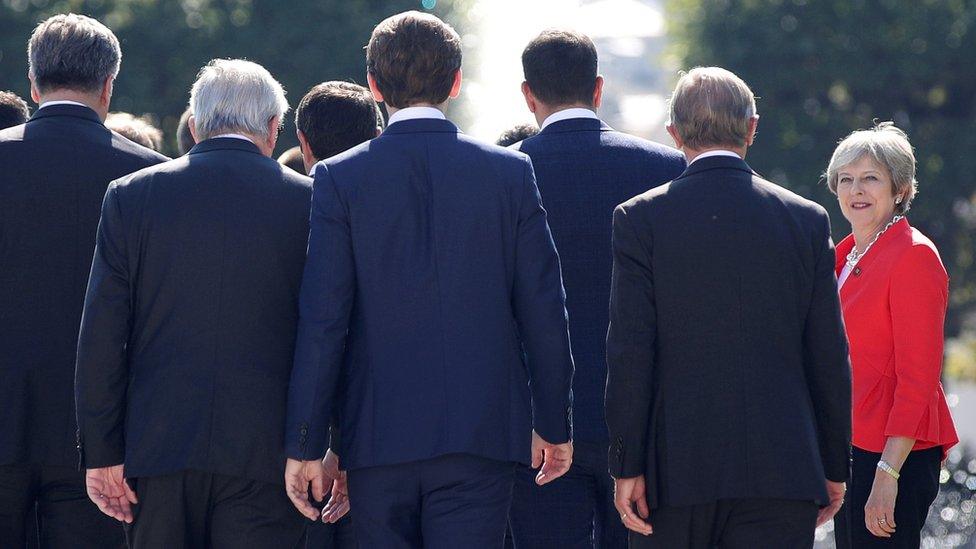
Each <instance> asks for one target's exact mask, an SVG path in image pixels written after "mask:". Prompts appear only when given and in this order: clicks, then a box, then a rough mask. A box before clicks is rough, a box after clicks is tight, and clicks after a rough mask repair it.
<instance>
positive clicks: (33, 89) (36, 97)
mask: <svg viewBox="0 0 976 549" xmlns="http://www.w3.org/2000/svg"><path fill="white" fill-rule="evenodd" d="M27 80H28V81H30V96H31V99H32V100H33V101H34V102H35V103H37V104H38V105H40V104H41V92H39V91H38V90H37V85H36V84H34V77H33V76H31V75H30V73H28V74H27Z"/></svg>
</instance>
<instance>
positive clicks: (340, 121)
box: [295, 81, 383, 160]
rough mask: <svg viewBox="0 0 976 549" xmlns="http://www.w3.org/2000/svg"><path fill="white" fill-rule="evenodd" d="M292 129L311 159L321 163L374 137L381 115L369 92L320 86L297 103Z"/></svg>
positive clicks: (344, 84) (329, 84) (343, 85)
mask: <svg viewBox="0 0 976 549" xmlns="http://www.w3.org/2000/svg"><path fill="white" fill-rule="evenodd" d="M295 126H296V127H297V128H298V131H300V132H302V135H304V136H305V140H306V142H307V143H308V146H309V148H310V149H311V153H312V156H314V157H315V159H316V160H323V159H325V158H329V157H330V156H335V155H337V154H339V153H341V152H342V151H345V150H347V149H350V148H352V147H355V146H356V145H358V144H360V143H362V142H363V141H368V140H370V139H372V138H374V137H376V131H377V128H382V127H383V115H382V113H380V109H379V107H378V106H377V105H376V101H374V100H373V96H372V95H371V94H370V93H369V90H368V89H366V88H364V87H362V86H359V85H356V84H352V83H350V82H336V81H332V82H323V83H321V84H319V85H317V86H315V87H314V88H312V89H311V90H309V92H308V93H306V94H305V97H303V98H302V100H301V102H299V103H298V107H297V108H296V109H295Z"/></svg>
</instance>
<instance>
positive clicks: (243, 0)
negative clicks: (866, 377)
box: [0, 0, 976, 548]
mask: <svg viewBox="0 0 976 549" xmlns="http://www.w3.org/2000/svg"><path fill="white" fill-rule="evenodd" d="M407 9H420V10H428V11H432V12H433V13H435V14H437V15H439V16H440V17H442V18H444V19H445V20H446V21H448V22H450V23H451V24H452V25H454V26H455V28H457V30H458V32H459V33H460V34H461V35H462V37H463V43H464V47H465V64H464V71H465V85H464V88H463V90H462V96H461V99H460V100H459V101H458V102H457V103H456V104H455V105H452V106H451V108H450V111H449V115H450V116H451V117H452V118H453V119H455V120H456V121H457V122H458V123H459V125H460V126H461V127H462V128H463V129H464V130H465V131H466V132H467V133H469V134H471V135H474V136H476V137H479V138H482V139H485V140H489V141H494V140H495V138H497V137H498V136H499V135H500V134H501V133H502V132H503V131H504V130H506V129H508V128H510V127H511V126H513V125H515V124H516V123H519V122H534V120H533V118H532V117H531V115H530V113H529V112H528V110H527V109H526V107H525V104H524V102H523V99H522V95H521V92H520V90H519V85H520V83H521V81H522V71H521V64H520V55H521V51H522V49H523V48H524V46H525V44H526V43H527V42H528V41H529V40H530V39H531V38H532V37H533V36H534V35H535V34H536V33H538V32H539V31H540V30H542V29H544V28H547V27H557V26H569V27H574V28H576V29H578V30H581V31H583V32H585V33H587V34H589V35H590V36H591V37H592V38H593V40H594V42H595V43H596V45H597V49H598V51H599V54H600V72H601V73H602V74H603V75H604V76H605V77H606V79H607V84H606V87H605V95H604V105H603V107H602V109H601V111H600V115H601V117H603V119H604V120H605V121H606V122H608V123H609V124H610V125H611V126H613V127H615V128H616V129H619V130H622V131H627V132H630V133H634V134H637V135H640V136H642V137H647V138H650V139H655V140H658V141H661V142H665V143H668V142H669V140H668V139H666V134H665V133H664V129H663V127H664V123H665V120H666V98H667V95H668V93H669V90H670V88H671V87H672V86H673V85H674V81H675V79H676V75H677V72H678V71H679V70H681V69H688V68H691V67H693V66H695V65H711V64H715V65H722V66H725V67H727V68H729V69H731V70H733V71H735V72H736V73H737V74H739V75H740V76H742V77H743V78H744V79H745V80H746V81H747V82H748V83H749V84H750V85H751V86H752V88H753V90H754V91H755V92H756V94H757V96H758V98H759V100H758V104H759V111H760V114H761V115H762V118H761V121H760V126H759V135H758V139H757V142H756V144H755V146H754V147H753V149H752V150H750V155H749V161H750V164H751V165H752V167H753V168H754V169H756V170H757V171H759V172H760V173H762V174H765V175H767V176H768V177H770V178H772V179H774V180H775V181H776V182H778V183H781V184H784V185H786V186H788V187H789V188H791V189H793V190H795V191H796V192H798V193H800V194H802V195H804V196H807V197H809V198H811V199H813V200H816V201H818V202H820V203H821V204H823V205H824V206H825V207H827V208H828V210H829V211H830V213H831V218H832V220H833V229H834V232H835V238H836V239H838V240H839V239H840V238H841V237H843V236H844V235H845V234H847V232H848V231H849V227H847V226H846V224H845V222H844V220H843V218H842V217H841V215H840V213H839V210H838V208H837V206H836V200H835V199H834V198H833V197H832V196H831V195H830V194H829V193H828V192H827V191H826V189H825V186H824V185H823V184H822V182H821V179H820V175H821V174H822V173H823V170H824V169H825V167H826V163H827V160H828V159H829V156H830V152H831V151H832V149H833V147H834V145H835V144H836V142H837V141H838V139H840V138H842V137H843V136H844V135H846V134H847V133H849V132H850V131H852V130H854V129H858V128H864V127H867V126H869V125H870V124H871V123H872V120H874V119H879V120H894V121H895V122H896V123H897V124H898V125H899V126H900V127H902V128H904V129H905V130H906V131H907V132H908V133H909V135H910V137H911V138H912V141H913V144H914V145H915V147H916V149H917V150H916V153H917V156H918V159H919V173H918V179H919V184H920V193H919V197H918V198H917V199H916V201H915V202H914V203H913V206H912V211H911V214H910V217H911V220H912V223H913V225H915V226H918V227H920V228H921V230H922V231H923V232H925V233H926V234H928V235H929V236H931V237H932V238H933V240H934V241H935V242H936V244H937V245H938V247H939V250H940V252H941V254H942V258H943V260H944V262H945V263H946V266H947V268H948V270H949V273H950V275H951V277H952V281H951V290H952V293H951V298H950V311H949V318H948V321H947V326H946V335H947V344H946V363H945V376H944V382H945V386H946V388H947V392H948V393H949V401H950V404H951V405H952V407H953V414H954V417H955V419H956V422H957V425H958V428H959V433H960V437H961V438H962V439H963V443H962V444H960V445H959V446H958V447H956V448H955V449H954V450H953V451H952V453H951V454H950V456H949V461H948V462H947V464H946V467H945V469H944V471H943V473H942V490H941V493H940V495H939V499H938V500H937V501H936V503H935V504H934V505H933V506H932V511H931V514H930V516H929V521H928V526H927V528H926V538H925V540H924V543H923V547H927V548H929V547H931V548H935V547H976V535H974V531H976V524H974V523H976V510H974V508H976V496H974V493H976V452H974V450H976V236H974V232H976V175H974V174H976V154H973V151H976V131H974V130H976V100H974V97H976V70H974V67H976V0H951V1H943V0H917V1H908V0H870V1H869V0H585V1H584V0H579V1H572V0H439V1H438V0H423V1H414V0H368V1H367V0H358V1H355V0H290V1H289V2H281V1H280V0H180V1H175V0H0V89H9V90H12V91H15V92H16V93H18V94H20V95H21V96H22V97H28V87H27V79H26V73H27V64H26V52H25V49H26V48H25V45H26V41H27V38H28V36H29V34H30V31H31V29H32V28H33V26H34V25H36V24H37V23H38V22H39V21H40V20H42V19H44V18H45V17H47V16H49V15H52V14H54V13H57V12H64V11H74V12H78V13H86V14H89V15H92V16H95V17H97V18H99V19H100V20H101V21H103V22H104V23H106V24H107V25H108V26H109V27H111V28H112V29H113V30H114V31H115V32H116V34H117V35H118V36H119V38H120V40H121V41H122V49H123V61H122V70H121V73H120V75H119V78H118V80H117V82H116V86H115V96H114V98H113V108H114V109H115V110H123V111H129V112H133V113H135V114H149V115H150V116H151V117H152V118H154V119H155V120H156V122H157V123H158V124H159V125H160V126H161V127H162V129H163V130H164V132H165V134H166V146H165V152H166V153H168V154H175V152H176V147H175V135H174V129H175V127H176V123H177V120H178V118H179V115H180V113H181V112H182V111H183V109H184V108H185V106H186V101H187V98H188V97H187V92H188V90H189V86H190V84H191V83H192V81H193V79H194V75H195V73H196V71H197V70H198V69H199V67H200V66H202V65H203V64H204V63H206V62H207V61H208V60H209V59H210V58H213V57H245V58H248V59H252V60H254V61H256V62H259V63H262V64H263V65H265V66H266V67H268V69H269V70H270V71H271V72H272V73H273V74H274V75H275V76H276V77H277V78H278V79H279V80H281V82H282V83H283V84H284V86H285V88H286V89H287V90H288V98H289V102H290V103H291V105H292V106H294V105H295V104H297V102H298V100H299V99H300V98H301V96H302V95H303V94H304V93H305V91H306V90H308V89H309V88H310V87H311V86H313V85H314V84H316V83H318V82H322V81H325V80H332V79H341V80H352V81H355V82H358V83H360V84H362V83H363V80H364V75H363V72H364V65H365V62H364V57H363V50H362V47H363V46H364V45H365V44H366V42H367V40H368V39H369V33H370V30H371V29H372V27H373V26H374V25H375V24H376V23H377V22H378V21H380V20H381V19H383V18H384V17H387V16H389V15H392V14H394V13H397V12H399V11H403V10H407ZM295 144H296V139H295V137H294V125H293V124H291V123H290V121H289V123H288V125H287V126H286V131H285V132H284V133H283V134H282V140H281V142H280V143H279V148H278V150H277V151H276V154H280V153H281V152H283V151H284V150H285V149H287V148H288V147H291V146H293V145H295ZM703 260H704V259H703ZM829 531H830V527H828V528H824V529H821V530H818V532H817V539H818V546H819V547H830V546H832V536H831V535H830V532H829Z"/></svg>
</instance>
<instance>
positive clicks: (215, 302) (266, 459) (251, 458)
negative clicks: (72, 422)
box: [77, 138, 311, 483]
mask: <svg viewBox="0 0 976 549" xmlns="http://www.w3.org/2000/svg"><path fill="white" fill-rule="evenodd" d="M310 200H311V180H310V179H309V178H307V177H305V176H303V175H299V174H297V173H295V172H293V171H292V170H290V169H288V168H286V167H284V166H281V165H280V164H278V163H277V162H275V161H274V160H272V159H270V158H267V157H265V156H263V155H262V154H260V152H259V151H258V149H257V147H255V146H254V145H253V144H252V143H249V142H247V141H244V140H241V139H235V138H216V139H209V140H206V141H203V142H201V143H199V144H197V145H196V146H195V147H193V149H191V151H190V152H189V153H188V154H187V155H186V156H183V157H180V158H178V159H176V160H173V161H170V162H167V163H165V164H161V165H159V166H155V167H153V168H150V169H146V170H142V171H140V172H137V173H135V174H133V175H131V176H129V177H127V178H125V179H121V180H118V181H115V182H113V183H112V185H111V186H110V187H109V189H108V192H107V193H106V195H105V201H104V204H103V205H102V220H101V223H100V225H99V229H98V237H97V247H96V250H95V259H94V262H93V264H92V273H91V280H90V282H89V284H88V295H87V297H86V300H85V312H84V317H83V319H82V324H81V335H80V338H79V342H78V371H77V398H78V422H79V427H80V430H81V439H82V440H81V442H82V445H83V447H82V453H83V459H84V463H85V466H86V467H103V466H107V465H112V464H118V463H122V462H123V461H124V462H125V470H126V475H127V476H129V477H141V476H155V475H164V474H168V473H172V472H177V471H180V470H184V469H196V470H201V471H210V472H215V473H220V474H225V475H231V476H238V477H246V478H252V479H256V480H265V481H268V482H274V483H279V482H281V479H282V478H283V477H282V475H283V474H284V459H285V456H284V446H283V444H284V436H283V434H282V430H283V428H284V423H285V399H286V397H287V392H288V377H289V374H290V372H291V361H292V356H293V352H294V345H295V327H296V324H297V322H298V291H299V287H300V284H301V273H302V266H303V264H304V261H305V245H306V242H307V235H308V212H309V203H310Z"/></svg>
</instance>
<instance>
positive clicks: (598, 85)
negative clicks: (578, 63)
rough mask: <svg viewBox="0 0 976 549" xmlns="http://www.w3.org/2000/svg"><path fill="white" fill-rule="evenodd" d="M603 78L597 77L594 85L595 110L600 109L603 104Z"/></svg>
mask: <svg viewBox="0 0 976 549" xmlns="http://www.w3.org/2000/svg"><path fill="white" fill-rule="evenodd" d="M603 82H604V80H603V77H602V76H599V75H597V77H596V82H595V83H594V84H593V108H594V109H599V108H600V103H602V102H603Z"/></svg>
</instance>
